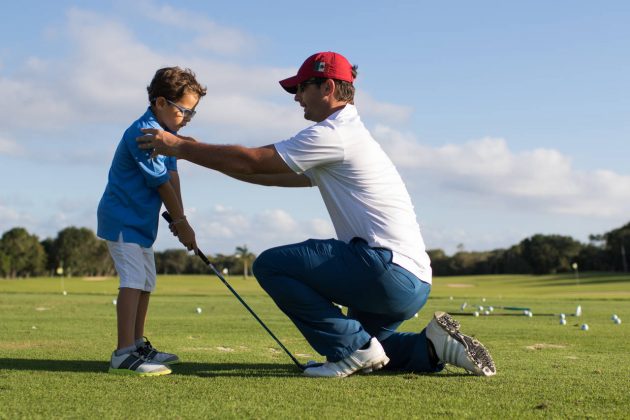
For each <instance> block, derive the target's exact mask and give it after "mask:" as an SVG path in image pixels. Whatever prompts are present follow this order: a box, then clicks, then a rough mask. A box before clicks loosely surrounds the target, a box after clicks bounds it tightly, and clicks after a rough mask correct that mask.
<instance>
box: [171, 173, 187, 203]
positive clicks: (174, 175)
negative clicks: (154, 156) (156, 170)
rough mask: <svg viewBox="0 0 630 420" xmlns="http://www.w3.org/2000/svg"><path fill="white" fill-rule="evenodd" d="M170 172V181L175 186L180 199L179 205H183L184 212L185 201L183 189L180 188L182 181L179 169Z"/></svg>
mask: <svg viewBox="0 0 630 420" xmlns="http://www.w3.org/2000/svg"><path fill="white" fill-rule="evenodd" d="M168 174H169V175H170V179H169V182H170V183H171V185H172V186H173V189H174V190H175V195H176V196H177V199H178V200H179V205H180V206H181V207H182V212H183V211H184V202H183V201H182V190H181V188H180V186H181V183H180V180H179V174H178V173H177V171H168Z"/></svg>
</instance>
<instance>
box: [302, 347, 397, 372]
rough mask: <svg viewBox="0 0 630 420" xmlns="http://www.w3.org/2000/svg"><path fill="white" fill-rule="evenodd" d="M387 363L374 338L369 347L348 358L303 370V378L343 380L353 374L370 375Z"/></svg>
mask: <svg viewBox="0 0 630 420" xmlns="http://www.w3.org/2000/svg"><path fill="white" fill-rule="evenodd" d="M387 363H389V357H387V355H386V354H385V350H383V346H382V345H381V343H379V342H378V340H377V339H376V338H375V337H372V338H371V339H370V346H369V347H368V348H367V349H365V350H361V349H359V350H356V351H355V352H354V353H352V354H351V355H350V356H348V357H346V358H344V359H341V360H339V361H338V362H325V363H323V364H322V365H321V366H316V367H311V368H309V367H308V366H307V368H306V369H305V370H304V376H310V377H313V378H343V377H345V376H349V375H352V374H353V373H355V372H358V371H361V372H363V373H370V372H372V371H374V370H378V369H381V368H382V367H384V366H385V365H386V364H387Z"/></svg>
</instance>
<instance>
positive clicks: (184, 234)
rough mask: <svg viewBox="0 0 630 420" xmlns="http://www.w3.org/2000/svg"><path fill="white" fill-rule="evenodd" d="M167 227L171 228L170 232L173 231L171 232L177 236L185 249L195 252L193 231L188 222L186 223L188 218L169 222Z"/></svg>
mask: <svg viewBox="0 0 630 420" xmlns="http://www.w3.org/2000/svg"><path fill="white" fill-rule="evenodd" d="M169 228H170V229H171V232H173V234H174V235H175V236H177V239H179V242H181V243H182V245H184V246H185V247H186V249H187V250H189V251H195V252H197V242H196V240H195V231H193V229H192V227H190V224H188V220H186V219H182V220H181V221H177V222H176V223H170V224H169Z"/></svg>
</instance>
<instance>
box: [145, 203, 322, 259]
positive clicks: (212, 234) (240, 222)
mask: <svg viewBox="0 0 630 420" xmlns="http://www.w3.org/2000/svg"><path fill="white" fill-rule="evenodd" d="M187 213H188V219H189V220H190V223H191V226H192V227H193V229H195V233H196V237H197V243H198V245H199V247H200V248H201V249H202V250H203V251H204V252H207V253H212V254H214V253H218V252H222V253H230V252H232V251H233V250H234V248H235V247H236V246H238V245H247V246H248V248H249V249H251V250H252V252H255V253H260V252H262V251H263V250H265V249H267V248H271V247H274V246H279V245H283V244H288V243H295V242H301V241H304V240H306V239H307V238H330V237H333V236H334V231H333V228H332V224H331V223H330V222H328V221H325V220H322V219H311V220H297V219H295V218H294V216H292V215H291V214H289V213H288V212H287V211H285V210H283V209H261V210H260V211H259V212H257V213H254V214H245V213H243V212H241V211H240V210H237V209H232V208H229V207H225V206H222V205H216V206H214V207H213V209H212V210H210V211H205V212H204V211H199V210H198V209H194V210H192V211H191V209H188V210H187ZM179 246H180V245H178V243H177V241H176V240H175V239H174V238H172V237H170V235H168V234H167V233H166V232H164V231H161V233H160V234H159V235H158V240H157V242H156V249H164V248H177V247H179Z"/></svg>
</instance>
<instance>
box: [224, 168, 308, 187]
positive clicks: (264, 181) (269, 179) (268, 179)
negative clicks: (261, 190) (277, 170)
mask: <svg viewBox="0 0 630 420" xmlns="http://www.w3.org/2000/svg"><path fill="white" fill-rule="evenodd" d="M226 175H228V176H231V177H232V178H234V179H238V180H239V181H244V182H249V183H251V184H258V185H264V186H267V187H312V186H313V184H311V180H310V179H309V178H308V177H307V176H306V175H298V174H296V173H295V172H292V173H286V174H252V175H239V174H226Z"/></svg>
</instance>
